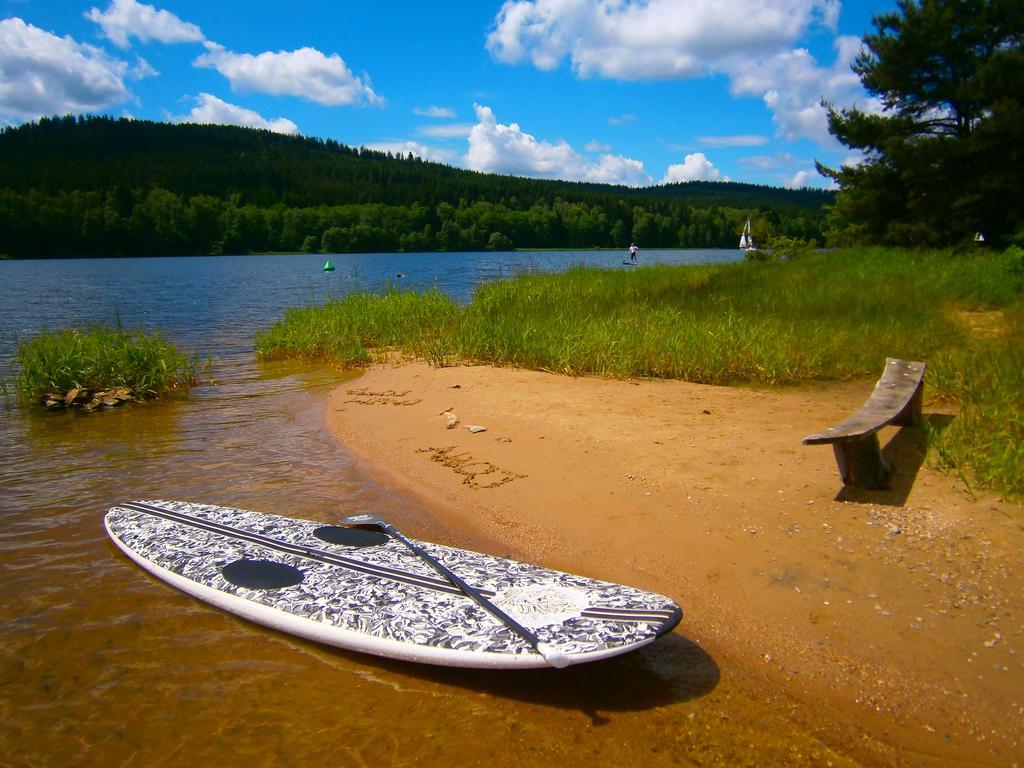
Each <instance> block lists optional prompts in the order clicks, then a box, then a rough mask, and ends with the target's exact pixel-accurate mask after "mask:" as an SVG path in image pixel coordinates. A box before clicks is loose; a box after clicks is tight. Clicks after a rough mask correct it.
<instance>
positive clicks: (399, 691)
mask: <svg viewBox="0 0 1024 768" xmlns="http://www.w3.org/2000/svg"><path fill="white" fill-rule="evenodd" d="M645 257H648V258H650V259H654V258H659V259H661V260H665V261H673V260H674V261H694V260H696V261H709V260H730V259H735V258H736V257H737V254H736V252H732V251H726V252H693V251H684V252H659V253H658V254H652V255H648V254H645ZM323 258H324V257H322V256H258V257H223V258H217V259H203V258H180V259H125V260H82V261H45V262H0V308H2V314H0V377H3V378H6V379H10V377H11V367H10V358H11V355H12V354H13V351H14V348H15V339H16V338H19V337H25V336H27V335H30V334H32V333H35V332H37V331H39V330H41V329H44V328H55V327H58V326H66V325H75V324H85V323H90V322H106V323H111V322H115V321H118V320H119V321H120V322H121V323H123V324H124V325H125V326H127V327H136V326H139V325H146V326H148V327H156V328H161V329H163V330H164V331H165V333H166V335H167V337H168V338H170V339H171V340H172V341H174V342H176V343H178V344H179V345H180V346H181V347H183V348H184V349H186V350H191V351H196V352H198V353H200V354H201V355H203V356H208V357H209V358H210V359H211V363H212V365H211V375H212V381H204V382H203V383H202V384H201V385H200V386H198V387H197V388H195V389H194V390H193V391H192V392H191V394H190V395H189V396H188V397H187V398H184V399H179V400H172V401H169V402H161V403H149V404H145V405H135V406H130V407H127V408H123V409H118V410H113V411H108V412H103V413H94V414H89V415H84V414H78V413H43V412H37V411H35V410H32V409H25V408H21V407H18V406H17V405H16V404H14V403H11V402H8V403H7V406H6V408H5V409H4V410H3V411H2V417H0V521H2V525H0V572H2V573H3V577H4V587H5V588H4V590H3V591H2V593H0V691H2V694H0V721H2V724H0V763H2V764H12V765H146V766H151V765H163V764H176V763H177V764H189V765H194V764H199V765H237V764H242V763H245V764H255V765H279V764H295V765H302V764H307V763H310V762H312V761H314V760H316V761H319V762H320V763H324V764H333V765H370V764H373V765H383V766H386V765H412V764H441V763H442V762H443V763H451V762H455V763H457V764H467V765H477V764H481V765H482V764H487V765H523V764H529V765H535V764H539V763H542V762H543V763H549V762H552V761H557V763H558V764H565V765H604V764H616V765H637V764H640V763H645V764H649V763H654V764H678V763H683V764H696V763H705V764H706V763H708V762H711V763H720V764H751V765H753V764H761V763H763V762H765V760H766V759H767V760H768V762H773V761H779V760H781V759H783V758H784V757H785V758H786V759H787V761H791V762H815V761H816V760H817V759H818V758H822V759H823V758H824V757H825V756H828V757H829V759H832V760H834V761H838V762H835V764H841V763H842V762H843V759H842V758H841V757H838V756H837V755H835V754H834V753H833V752H831V751H830V750H829V749H827V748H826V747H824V746H823V744H822V742H821V741H820V739H819V736H816V735H815V733H814V730H815V728H814V726H813V725H800V724H797V723H796V722H794V721H793V720H792V718H789V719H787V718H786V717H784V715H783V714H782V707H781V706H779V707H776V706H775V704H774V703H773V702H771V701H767V702H766V701H764V700H762V697H761V693H760V692H756V691H755V692H752V691H748V690H747V689H746V688H745V687H744V685H743V683H742V682H740V681H736V680H723V679H722V673H721V670H720V667H719V664H718V663H717V662H716V660H714V659H712V658H711V657H710V656H709V655H708V654H707V653H706V652H705V651H704V650H703V649H702V648H701V647H700V646H699V645H698V644H697V643H696V642H694V641H692V640H690V639H687V638H685V637H684V636H682V635H680V634H674V635H671V636H669V637H667V638H665V639H663V640H661V641H659V642H658V643H657V644H655V645H654V646H652V647H651V648H649V649H646V650H644V651H641V652H638V653H634V654H630V655H627V656H625V657H622V658H619V659H614V660H611V661H609V662H605V663H601V664H595V665H588V666H583V667H579V668H574V669H569V670H565V671H563V672H554V671H551V672H548V671H542V672H531V673H522V672H518V673H513V674H509V673H482V672H478V671H474V672H469V671H458V670H444V669H434V668H428V667H423V666H416V665H410V664H401V663H392V662H387V661H383V660H378V659H374V658H371V657H365V656H358V655H353V654H348V653H344V652H341V651H337V650H334V649H330V648H325V647H321V646H317V645H314V644H311V643H306V642H303V641H299V640H296V639H294V638H290V637H288V636H285V635H281V634H279V633H275V632H272V631H269V630H265V629H263V628H260V627H255V626H253V625H251V624H248V623H246V622H243V621H240V620H238V619H235V618H233V617H231V616H229V615H226V614H224V613H221V612H219V611H217V610H215V609H212V608H210V607H208V606H205V605H203V604H200V603H198V602H196V601H194V600H192V599H191V598H188V597H186V596H183V595H181V594H179V593H177V592H175V591H174V590H172V589H170V588H169V587H167V586H165V585H164V584H162V583H160V582H157V581H156V580H154V579H152V578H150V577H149V576H147V575H146V574H144V573H143V572H142V571H141V570H140V569H138V568H137V567H135V566H134V565H133V564H131V563H130V562H129V561H128V560H127V559H126V558H124V557H123V556H122V555H120V554H119V552H118V551H117V550H116V549H115V548H114V547H113V545H111V544H110V543H109V541H108V540H107V538H106V535H105V533H104V530H103V526H102V516H103V514H104V512H105V511H106V509H107V508H108V507H110V506H112V505H113V504H115V503H116V502H118V501H121V500H127V499H133V498H147V497H148V498H172V499H185V500H193V501H204V502H210V503H216V504H224V505H233V506H239V507H245V508H250V509H256V510H261V511H272V512H278V513H283V514H290V515H294V516H296V517H305V518H308V519H315V520H322V521H325V522H328V521H332V520H334V519H336V518H337V517H338V516H340V515H346V514H354V513H357V512H361V511H373V512H376V513H380V514H383V515H384V516H386V517H388V518H390V519H391V520H392V521H394V522H396V523H397V524H399V526H400V527H402V528H404V529H406V530H408V531H410V532H411V533H414V534H415V535H418V536H423V537H426V538H431V539H433V540H437V541H443V542H445V543H451V544H456V545H459V544H462V545H465V544H467V543H470V544H471V543H473V542H471V541H470V542H467V541H466V538H465V534H464V533H462V532H459V531H452V530H449V529H447V528H446V527H445V526H444V525H443V523H441V522H440V521H438V520H436V519H434V518H432V517H431V516H430V515H429V514H428V512H427V511H426V510H425V509H423V508H422V507H420V506H419V505H417V503H416V502H415V501H413V500H411V499H408V498H404V497H402V496H401V495H398V494H395V493H394V492H393V491H392V490H390V489H388V488H384V487H381V486H380V485H379V484H377V483H376V482H375V481H374V480H373V479H372V478H371V477H369V476H368V475H366V474H365V473H364V472H363V471H362V470H361V469H360V467H359V466H358V465H357V464H356V463H355V462H354V461H353V460H352V459H351V458H350V457H349V456H348V455H347V454H346V453H345V452H344V451H343V450H342V449H341V448H340V447H339V446H337V445H336V444H334V443H333V441H332V440H331V438H330V436H329V435H328V434H327V433H326V431H325V428H324V418H323V407H324V402H325V399H326V397H327V393H328V392H329V391H330V389H331V388H332V387H333V386H335V385H337V383H338V382H339V381H340V376H339V374H338V373H336V372H334V371H332V370H330V369H327V368H325V367H322V366H312V365H302V364H295V363H273V364H261V363H258V362H257V361H256V359H255V355H254V353H253V347H252V340H253V335H254V333H255V331H256V330H258V329H260V328H264V327H267V326H268V325H269V324H271V323H272V322H273V321H274V320H276V319H277V318H279V317H280V315H281V313H282V312H283V310H284V308H286V307H288V306H293V305H300V304H313V303H318V302H320V301H322V300H323V299H324V298H325V297H326V296H333V295H341V294H343V293H345V292H348V291H350V290H355V289H367V290H379V289H381V288H382V287H383V286H385V285H387V284H388V283H389V282H394V281H395V280H398V279H400V280H402V281H403V285H405V284H407V285H409V286H410V287H415V288H420V287H424V286H427V285H436V286H438V287H439V288H440V289H442V290H444V291H446V292H448V293H449V294H451V295H452V296H453V297H455V298H456V299H457V300H460V301H465V300H468V298H469V296H470V295H471V292H472V290H473V288H474V287H475V286H476V285H477V284H479V283H480V282H481V281H484V280H491V279H496V278H499V277H502V276H506V275H510V274H514V273H515V272H517V271H522V270H537V269H562V268H565V267H566V266H568V265H571V264H574V263H580V262H584V261H586V262H589V263H603V264H607V265H615V264H617V263H618V262H619V261H620V260H621V255H620V254H614V253H580V252H545V253H537V254H521V253H520V254H500V255H496V254H430V255H404V254H384V255H377V256H339V257H333V261H334V262H335V265H336V266H337V271H336V272H334V273H332V274H326V273H322V272H321V271H320V269H319V267H320V264H321V263H322V260H323ZM399 272H401V273H404V274H405V275H406V277H404V278H396V275H397V274H398V273H399ZM588 575H593V576H600V574H588ZM681 602H684V601H681ZM684 607H685V605H684ZM780 701H782V700H781V699H780ZM794 745H796V746H795V747H794ZM794 748H798V749H799V750H800V752H799V756H800V758H801V759H796V758H794V757H793V755H794V754H795V753H794V752H793V750H794ZM815 756H817V757H815Z"/></svg>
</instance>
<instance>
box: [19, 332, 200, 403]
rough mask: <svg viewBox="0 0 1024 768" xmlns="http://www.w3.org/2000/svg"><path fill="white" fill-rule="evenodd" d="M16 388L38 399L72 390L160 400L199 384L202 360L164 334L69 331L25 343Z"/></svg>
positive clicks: (21, 350)
mask: <svg viewBox="0 0 1024 768" xmlns="http://www.w3.org/2000/svg"><path fill="white" fill-rule="evenodd" d="M14 362H15V365H16V366H17V374H16V379H15V384H14V387H15V389H16V390H17V392H18V394H19V395H20V396H21V397H24V398H28V399H33V400H38V399H40V398H43V397H45V396H46V395H48V394H50V393H56V394H63V393H65V392H67V391H68V390H71V389H80V390H89V391H93V392H96V391H103V390H108V389H112V388H114V387H123V388H124V389H126V390H128V392H129V393H130V394H131V395H132V396H134V397H136V398H147V397H155V396H158V395H164V394H167V393H168V392H170V391H172V390H175V389H178V388H180V387H186V386H189V385H191V384H192V383H194V382H195V378H196V361H195V360H194V359H192V358H189V357H188V356H186V355H184V354H182V353H181V352H179V351H178V350H177V349H176V348H175V347H174V346H173V345H171V344H169V343H167V342H166V341H164V339H163V337H162V336H161V335H160V334H159V333H151V334H147V333H144V332H142V331H127V330H122V329H111V328H103V327H95V328H89V329H85V330H77V329H63V330H58V331H53V332H48V333H43V334H40V335H38V336H35V337H33V338H31V339H28V340H26V341H23V342H21V344H19V345H18V351H17V353H16V354H15V357H14Z"/></svg>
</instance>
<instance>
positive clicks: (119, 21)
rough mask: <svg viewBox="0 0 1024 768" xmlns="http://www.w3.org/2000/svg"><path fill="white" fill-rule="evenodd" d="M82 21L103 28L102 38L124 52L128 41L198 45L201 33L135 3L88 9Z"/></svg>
mask: <svg viewBox="0 0 1024 768" xmlns="http://www.w3.org/2000/svg"><path fill="white" fill-rule="evenodd" d="M85 18H87V19H89V20H90V21H95V22H96V23H97V24H99V25H100V27H102V28H103V34H104V35H105V36H106V37H107V39H108V40H110V42H112V43H113V44H114V45H116V46H118V47H119V48H127V47H128V46H129V45H130V44H131V43H130V38H132V37H134V38H136V39H137V40H138V41H139V42H142V43H146V42H149V41H150V40H156V41H157V42H159V43H199V42H202V41H203V40H204V37H203V32H202V30H200V29H199V27H197V26H196V25H195V24H190V23H188V22H186V21H182V20H181V19H179V18H178V17H177V16H175V15H174V14H173V13H171V12H170V11H164V10H158V9H157V8H155V7H154V6H152V5H145V4H143V3H139V2H136V0H111V3H110V5H109V6H107V10H105V11H101V10H100V9H99V8H91V9H89V11H88V12H87V13H86V14H85Z"/></svg>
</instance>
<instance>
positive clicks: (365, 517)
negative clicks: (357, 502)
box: [338, 514, 388, 528]
mask: <svg viewBox="0 0 1024 768" xmlns="http://www.w3.org/2000/svg"><path fill="white" fill-rule="evenodd" d="M338 522H339V523H341V524H342V525H357V526H367V527H371V528H386V527H388V521H387V520H385V519H384V518H383V517H381V516H380V515H370V514H362V515H348V516H347V517H343V518H341V520H339V521H338Z"/></svg>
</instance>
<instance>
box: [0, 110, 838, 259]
mask: <svg viewBox="0 0 1024 768" xmlns="http://www.w3.org/2000/svg"><path fill="white" fill-rule="evenodd" d="M831 199H832V196H831V193H829V192H823V191H820V190H785V189H777V188H772V187H759V186H755V185H749V184H733V183H711V182H692V183H688V184H672V185H665V186H658V187H650V188H643V189H634V188H629V187H620V186H609V185H595V184H581V183H571V182H560V181H544V180H535V179H524V178H517V177H511V176H502V175H497V174H484V173H477V172H474V171H467V170H463V169H459V168H453V167H450V166H446V165H442V164H438V163H431V162H426V161H423V160H420V159H418V158H414V157H412V156H411V155H410V156H407V157H395V156H392V155H390V154H385V153H380V152H375V151H370V150H366V149H356V148H352V147H348V146H345V145H343V144H339V143H337V142H334V141H322V140H320V139H315V138H308V137H299V136H286V135H281V134H276V133H271V132H269V131H259V130H252V129H246V128H238V127H232V126H213V125H191V124H170V123H154V122H145V121H136V120H128V119H112V118H108V117H79V118H74V117H65V118H50V119H43V120H41V121H39V122H37V123H29V124H25V125H22V126H18V127H9V128H6V129H4V130H3V131H2V132H0V253H5V254H8V255H12V256H20V257H33V256H37V257H45V256H77V255H147V254H154V255H155V254H171V253H182V254H193V253H195V254H199V253H203V254H205V253H225V252H247V251H268V250H282V251H297V250H327V251H391V250H482V249H485V248H501V249H504V248H511V247H545V248H567V247H624V246H625V245H627V244H628V242H629V241H630V240H636V241H637V242H638V243H640V244H641V245H642V246H643V247H733V246H734V245H735V243H736V240H737V236H738V232H739V230H740V228H741V227H742V223H743V221H744V220H745V219H746V218H747V217H748V216H749V217H751V218H752V219H754V220H755V229H756V228H758V227H760V228H762V230H763V231H767V230H769V229H770V230H773V231H775V232H777V233H779V234H785V235H789V236H794V237H801V238H815V239H818V240H819V241H820V240H821V239H822V238H821V227H822V223H823V211H822V206H823V205H824V204H826V203H829V202H831Z"/></svg>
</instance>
